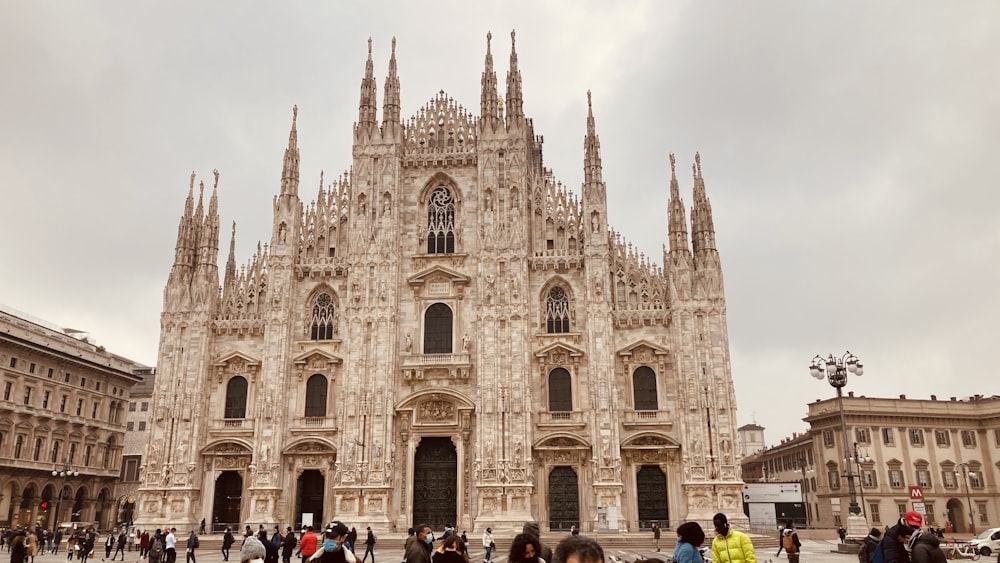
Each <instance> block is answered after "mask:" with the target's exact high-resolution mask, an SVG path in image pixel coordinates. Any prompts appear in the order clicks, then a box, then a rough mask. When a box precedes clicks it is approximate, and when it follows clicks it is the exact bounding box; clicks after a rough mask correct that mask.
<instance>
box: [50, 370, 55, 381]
mask: <svg viewBox="0 0 1000 563" xmlns="http://www.w3.org/2000/svg"><path fill="white" fill-rule="evenodd" d="M54 372H55V370H53V369H52V368H49V379H52V374H53V373H54Z"/></svg>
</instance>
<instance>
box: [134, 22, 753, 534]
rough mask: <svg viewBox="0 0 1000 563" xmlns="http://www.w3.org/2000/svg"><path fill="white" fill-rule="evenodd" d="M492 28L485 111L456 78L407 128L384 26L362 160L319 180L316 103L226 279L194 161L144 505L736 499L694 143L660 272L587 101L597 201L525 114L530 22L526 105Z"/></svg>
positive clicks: (480, 519) (625, 504)
mask: <svg viewBox="0 0 1000 563" xmlns="http://www.w3.org/2000/svg"><path fill="white" fill-rule="evenodd" d="M489 39H490V37H489V36H487V46H486V56H485V66H484V69H483V71H482V95H481V99H480V107H479V115H478V116H476V115H473V114H472V113H471V112H469V111H467V110H466V109H465V108H464V107H463V106H461V105H459V104H458V103H457V102H456V101H455V100H454V99H452V98H451V97H449V96H448V95H447V94H446V93H445V92H443V91H442V92H438V93H437V94H434V95H433V96H432V97H431V99H430V100H429V101H428V102H427V103H426V104H425V105H424V106H423V107H422V108H421V109H420V110H419V111H417V112H416V113H414V114H413V115H412V116H410V117H408V118H405V119H404V118H403V116H401V115H400V96H401V89H400V82H399V79H398V76H397V72H396V55H395V40H393V54H392V57H391V58H390V60H389V68H388V73H387V76H386V79H385V83H384V90H383V92H382V110H381V115H380V116H379V115H378V111H377V110H378V106H377V101H376V97H377V92H378V87H377V85H376V80H375V77H374V73H373V62H372V57H371V45H370V43H369V51H368V60H367V63H366V65H365V73H364V77H363V79H362V80H361V97H360V111H359V115H358V121H357V122H356V123H355V124H354V127H353V131H352V134H353V139H354V144H353V155H352V159H351V161H350V168H349V170H348V171H347V172H345V173H343V174H342V175H339V176H338V177H336V178H335V179H334V180H333V181H330V180H329V178H326V179H324V177H323V174H322V173H318V174H317V176H318V180H319V189H318V192H316V195H315V199H314V200H313V201H310V202H308V203H307V202H305V201H303V199H301V197H300V190H301V187H300V181H299V180H300V167H299V148H298V141H297V129H296V128H297V110H296V111H294V112H293V116H292V126H291V132H290V134H289V138H288V147H287V149H286V150H285V153H284V161H283V166H282V174H281V183H280V185H279V186H276V191H277V194H276V195H274V196H273V200H271V196H268V200H267V201H265V200H264V199H263V198H262V201H261V204H262V205H263V204H265V203H267V204H270V205H272V206H273V213H274V216H273V217H274V218H273V225H272V232H271V237H270V240H269V241H267V242H265V243H263V244H258V250H257V252H256V253H255V254H254V256H253V257H252V258H250V259H249V261H248V262H247V263H246V264H245V265H243V266H237V262H236V257H235V256H234V245H235V242H234V241H235V225H234V226H233V235H232V236H233V239H232V241H231V242H230V246H229V255H228V260H227V261H226V263H225V267H224V271H223V272H221V273H220V272H219V266H218V264H217V263H218V260H219V235H220V233H219V231H220V224H219V213H218V208H219V205H220V199H224V198H221V197H220V195H219V192H220V191H223V190H224V188H220V187H219V174H218V173H217V172H216V173H215V177H214V182H213V184H214V185H212V186H211V188H210V193H209V194H205V186H204V183H200V184H196V181H195V177H194V175H192V178H191V184H190V189H189V191H188V195H187V200H186V202H185V204H184V211H183V214H182V216H181V219H180V225H179V227H178V233H177V244H176V248H175V260H174V264H173V267H172V269H171V272H170V275H169V278H168V280H167V283H166V288H165V290H164V300H163V314H162V317H161V332H160V344H159V358H158V363H157V371H158V373H157V377H156V384H155V389H154V392H153V397H152V405H151V413H150V414H151V417H150V418H151V420H150V432H151V436H150V440H149V445H148V447H147V450H146V453H145V456H144V457H143V458H142V459H143V462H142V467H141V472H142V485H141V486H140V489H139V493H138V496H139V499H138V500H139V505H138V507H137V510H138V513H137V514H136V521H137V523H139V524H143V523H149V524H160V525H162V524H164V523H168V522H170V523H176V524H177V525H178V526H179V527H180V526H181V525H184V524H187V523H195V522H199V521H200V520H201V518H202V517H207V518H208V519H209V521H210V522H212V523H213V524H215V525H217V526H218V525H226V524H240V525H242V524H244V523H252V524H256V523H264V524H270V523H280V524H282V525H285V524H289V525H296V524H297V523H299V522H302V521H303V520H306V521H308V520H309V518H310V517H311V518H312V520H313V521H314V522H317V523H319V522H323V521H326V520H330V519H332V518H334V517H336V518H339V519H342V520H345V521H347V522H350V523H352V525H357V526H365V525H371V526H372V527H373V529H375V530H406V529H407V527H409V526H411V525H413V523H414V522H415V521H424V522H429V523H431V524H433V525H435V526H444V525H445V524H457V525H459V526H460V527H461V528H462V529H467V530H470V531H471V530H481V529H484V528H485V527H487V526H492V527H494V528H501V529H503V528H504V527H515V526H516V527H518V528H519V527H520V526H521V524H522V523H523V522H524V521H526V520H538V521H539V522H541V524H542V527H543V529H544V528H553V529H562V528H569V526H570V525H572V524H580V525H581V527H582V528H583V529H593V528H599V527H605V526H606V527H609V528H614V527H615V526H616V525H617V527H618V528H627V529H635V528H636V527H640V526H648V525H649V524H650V523H651V522H652V521H660V522H661V523H663V524H664V525H673V524H675V523H678V522H680V521H681V520H684V519H697V520H709V519H711V516H712V514H714V513H715V512H717V511H720V510H721V511H726V512H729V513H731V514H734V515H735V514H740V513H741V509H740V506H741V491H742V483H741V479H740V469H739V460H738V455H737V452H738V443H737V434H736V400H735V396H734V392H733V385H732V377H731V373H730V362H729V344H728V335H727V327H726V302H725V295H724V291H723V283H722V269H721V265H720V261H719V254H718V252H717V250H716V243H715V231H714V226H713V220H712V210H711V206H710V204H709V200H708V197H707V196H706V190H705V182H704V179H703V177H702V172H701V162H700V159H699V157H698V156H697V155H695V159H694V163H693V167H692V168H693V194H694V195H693V206H692V207H691V208H690V224H689V223H688V220H687V217H688V214H687V212H686V210H685V206H684V203H683V201H682V198H681V193H680V188H679V182H678V179H677V177H676V174H675V173H674V172H673V170H674V157H673V155H671V156H670V164H671V171H672V175H671V178H670V179H669V188H667V180H666V179H664V186H665V187H664V189H669V191H670V199H669V209H668V210H667V213H666V216H665V217H664V219H665V229H664V234H665V235H666V237H667V239H668V243H669V247H668V248H666V247H665V249H664V253H663V264H662V265H660V264H658V263H655V262H654V261H653V260H650V259H649V258H647V257H645V256H643V255H641V254H639V253H638V252H637V251H636V250H635V249H634V247H633V246H632V245H631V244H630V243H628V242H627V241H626V240H625V239H624V238H623V236H622V235H621V234H620V233H619V232H617V231H615V230H613V229H612V228H611V227H610V226H609V225H608V221H607V216H608V213H607V212H608V192H607V190H606V186H605V183H604V181H603V180H602V170H601V156H600V143H599V141H598V136H597V133H596V126H595V119H594V115H593V109H592V107H591V103H590V94H589V93H588V115H587V116H586V135H585V138H584V151H583V161H584V173H585V180H584V182H583V185H582V187H581V190H580V192H579V193H574V192H573V191H570V190H569V189H567V188H566V187H564V186H563V185H562V184H561V183H559V182H558V181H557V180H556V179H555V178H554V177H553V174H552V172H551V171H550V170H548V169H546V168H545V167H544V164H543V161H542V137H541V136H540V135H537V134H536V133H535V131H534V126H533V123H532V120H531V119H530V118H528V117H526V116H525V115H524V113H523V107H522V106H523V102H522V82H521V73H520V71H519V70H518V65H517V54H516V51H515V49H514V43H513V34H511V39H512V41H511V52H510V65H509V69H508V72H507V80H506V92H505V96H504V97H503V98H501V97H500V96H499V95H498V90H499V87H498V84H497V75H496V71H495V70H494V66H493V56H492V54H491V51H490V43H489ZM379 117H380V118H381V119H379ZM581 119H583V116H581ZM664 156H666V155H664ZM665 160H666V159H665ZM317 168H318V167H317ZM317 172H318V170H317ZM612 193H613V191H612ZM206 199H207V206H206V205H205V201H206ZM689 240H690V243H689Z"/></svg>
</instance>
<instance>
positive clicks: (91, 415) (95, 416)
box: [90, 402, 99, 419]
mask: <svg viewBox="0 0 1000 563" xmlns="http://www.w3.org/2000/svg"><path fill="white" fill-rule="evenodd" d="M98 406H99V404H98V403H96V402H95V403H94V410H93V411H91V413H90V418H94V419H96V418H97V407H98Z"/></svg>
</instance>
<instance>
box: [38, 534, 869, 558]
mask: <svg viewBox="0 0 1000 563" xmlns="http://www.w3.org/2000/svg"><path fill="white" fill-rule="evenodd" d="M208 537H209V538H212V539H213V540H214V537H213V536H208ZM595 537H596V538H597V540H598V541H600V540H601V538H600V536H595ZM469 542H470V543H472V544H476V543H478V542H475V541H473V538H471V537H470V538H469ZM203 543H208V542H203ZM504 543H506V542H504ZM215 544H216V542H215V541H211V545H215ZM238 546H239V542H237V544H236V545H235V546H234V549H232V550H230V558H229V560H230V561H231V562H236V563H238V562H239V549H237V547H238ZM550 547H555V545H554V544H550ZM363 548H364V546H361V549H359V550H357V552H356V555H357V558H358V562H359V563H360V561H361V557H362V555H363V554H364V549H363ZM471 548H472V549H470V551H469V558H470V560H471V561H472V563H479V562H481V561H482V560H483V549H482V547H479V546H476V545H472V546H471ZM836 550H837V542H836V541H835V540H833V541H826V540H803V541H802V556H801V558H800V563H855V562H856V561H857V556H855V555H848V554H843V553H836ZM774 551H775V548H773V547H768V548H759V549H757V561H758V563H779V562H783V561H787V560H788V558H787V557H786V556H785V554H784V552H782V554H781V555H780V556H778V557H775V555H774ZM672 552H673V545H670V546H668V547H665V549H663V550H662V551H660V552H657V551H655V550H651V549H645V548H640V549H635V550H630V549H621V548H617V547H613V548H605V555H606V556H607V559H608V562H609V563H620V562H627V563H631V562H632V561H635V560H637V559H643V558H649V559H660V560H663V561H667V560H669V559H670V554H671V553H672ZM96 555H97V557H91V558H90V559H89V560H88V563H102V562H105V559H104V558H103V555H104V550H103V548H99V549H98V550H96ZM195 556H196V558H197V561H198V563H222V554H221V553H220V552H219V551H218V549H216V548H214V547H205V548H202V549H199V550H197V552H196V553H195ZM375 556H376V561H379V562H381V563H399V562H400V561H401V560H402V556H403V552H402V550H401V549H398V548H388V547H387V548H386V549H376V550H375ZM369 559H370V558H369ZM118 560H119V561H120V560H121V558H120V557H119V558H118ZM74 561H76V560H74ZM107 561H110V559H108V560H107ZM125 561H127V562H128V563H143V562H144V560H143V559H140V558H139V552H137V551H132V552H126V557H125ZM177 561H178V563H186V562H185V558H184V551H183V549H179V550H178V553H177ZM298 561H299V559H297V558H293V559H292V563H297V562H298ZM493 561H494V563H506V561H507V555H506V553H495V554H494V555H493ZM34 563H68V562H67V560H66V555H65V552H64V551H63V550H61V549H60V552H59V553H58V554H55V555H53V554H50V553H47V554H44V555H37V556H35V561H34Z"/></svg>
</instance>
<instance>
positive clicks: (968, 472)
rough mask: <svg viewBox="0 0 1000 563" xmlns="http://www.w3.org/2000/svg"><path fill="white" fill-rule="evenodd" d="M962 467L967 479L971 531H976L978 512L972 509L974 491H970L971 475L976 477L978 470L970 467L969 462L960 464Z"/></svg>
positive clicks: (966, 496)
mask: <svg viewBox="0 0 1000 563" xmlns="http://www.w3.org/2000/svg"><path fill="white" fill-rule="evenodd" d="M958 466H959V467H961V468H962V478H963V479H964V480H965V502H966V504H968V505H969V533H970V534H973V535H975V533H976V512H975V511H974V510H973V509H972V493H971V492H970V491H969V477H975V476H976V472H975V471H972V470H970V469H969V464H968V463H965V462H962V463H959V464H958Z"/></svg>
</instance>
